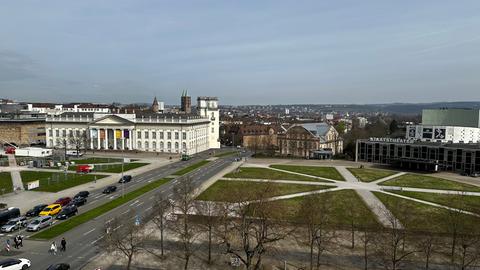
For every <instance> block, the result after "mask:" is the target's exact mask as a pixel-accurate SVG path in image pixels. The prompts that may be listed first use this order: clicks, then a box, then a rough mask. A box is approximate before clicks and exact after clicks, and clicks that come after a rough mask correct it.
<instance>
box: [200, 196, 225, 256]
mask: <svg viewBox="0 0 480 270" xmlns="http://www.w3.org/2000/svg"><path fill="white" fill-rule="evenodd" d="M196 208H197V211H198V214H199V215H201V219H202V220H201V221H200V225H201V227H202V228H203V231H206V232H207V239H208V259H207V263H208V264H211V263H212V241H213V238H214V236H215V228H216V226H217V225H218V224H219V220H220V219H221V218H219V217H218V215H219V214H220V213H221V210H219V207H217V206H216V204H215V202H207V201H198V202H197V205H196Z"/></svg>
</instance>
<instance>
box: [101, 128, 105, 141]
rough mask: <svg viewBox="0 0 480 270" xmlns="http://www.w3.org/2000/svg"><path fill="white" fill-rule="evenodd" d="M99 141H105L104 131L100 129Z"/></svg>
mask: <svg viewBox="0 0 480 270" xmlns="http://www.w3.org/2000/svg"><path fill="white" fill-rule="evenodd" d="M100 139H105V130H104V129H100Z"/></svg>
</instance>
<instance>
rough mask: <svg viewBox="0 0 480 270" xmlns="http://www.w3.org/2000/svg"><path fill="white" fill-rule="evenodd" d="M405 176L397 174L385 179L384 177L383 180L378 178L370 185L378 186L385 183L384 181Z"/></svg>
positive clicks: (400, 173) (402, 173) (401, 173)
mask: <svg viewBox="0 0 480 270" xmlns="http://www.w3.org/2000/svg"><path fill="white" fill-rule="evenodd" d="M404 174H406V172H399V173H396V174H392V175H390V176H387V177H384V178H380V179H378V180H375V181H372V182H370V183H372V184H380V183H382V182H385V181H388V180H390V179H393V178H397V177H400V176H402V175H404Z"/></svg>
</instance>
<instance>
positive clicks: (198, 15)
mask: <svg viewBox="0 0 480 270" xmlns="http://www.w3.org/2000/svg"><path fill="white" fill-rule="evenodd" d="M2 6H3V8H2V9H1V10H0V23H2V25H3V27H2V28H1V29H0V35H1V36H2V37H4V39H3V41H2V44H0V92H1V93H2V97H5V98H12V99H17V100H25V101H35V100H41V101H45V102H72V101H76V102H81V101H86V102H88V101H90V102H102V103H109V102H121V103H131V102H146V103H148V102H151V100H152V99H153V97H154V96H157V97H158V98H159V99H161V100H163V101H165V103H166V104H177V103H178V102H179V101H178V96H179V94H180V93H181V91H182V90H183V89H188V90H189V93H190V94H191V95H192V96H193V97H196V96H197V95H199V94H200V93H201V94H202V95H209V96H219V97H220V99H221V101H222V104H232V105H240V104H259V105H262V104H269V103H273V104H375V103H377V104H378V103H394V102H406V103H422V102H433V101H454V100H455V101H470V100H480V93H479V91H478V85H479V79H478V78H477V76H476V72H475V71H476V70H478V68H480V64H479V63H480V61H478V60H480V59H479V58H480V54H479V53H478V52H479V50H480V49H479V48H480V47H479V46H478V45H479V43H480V36H479V35H478V34H477V33H476V29H478V26H479V24H480V19H478V18H477V17H476V13H478V11H479V9H480V4H479V3H477V2H474V1H468V2H465V3H464V4H463V5H456V4H454V3H448V2H438V1H423V2H416V1H403V2H401V3H385V2H382V1H369V2H362V3H361V4H360V3H358V2H354V1H342V2H334V3H317V2H315V1H311V2H302V5H298V3H294V2H286V1H282V2H277V1H275V2H273V1H271V2H262V3H257V2H255V3H254V2H250V1H245V2H241V3H224V2H218V1H208V2H202V4H199V3H196V2H187V1H185V2H181V3H168V4H167V3H165V2H163V3H158V2H150V1H103V2H101V3H99V2H93V1H82V2H68V3H67V2H63V1H54V2H48V3H43V2H42V3H41V2H36V1H22V2H6V3H3V5H2ZM453 92H454V93H455V95H453V94H452V93H453Z"/></svg>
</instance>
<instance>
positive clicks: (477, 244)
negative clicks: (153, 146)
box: [99, 177, 480, 270]
mask: <svg viewBox="0 0 480 270" xmlns="http://www.w3.org/2000/svg"><path fill="white" fill-rule="evenodd" d="M194 190H195V189H194V186H193V185H192V181H191V179H190V178H188V177H183V178H181V179H180V181H178V184H177V185H176V186H175V187H174V191H173V197H172V198H168V197H163V196H162V195H157V196H156V199H155V202H154V205H153V207H152V210H151V212H149V213H148V215H147V216H144V217H143V221H142V222H141V223H140V224H139V223H135V222H133V221H132V220H134V219H135V218H133V217H121V219H120V218H117V219H114V220H113V221H112V222H110V224H107V225H106V232H107V233H106V234H105V236H104V238H103V239H102V241H100V242H99V245H100V247H101V248H102V249H103V250H105V251H107V252H112V253H116V254H122V255H123V256H124V257H125V258H126V259H127V264H126V269H130V266H131V263H132V260H133V259H134V257H135V256H136V255H138V254H140V253H145V254H149V255H152V256H153V257H154V258H157V259H158V263H159V264H161V263H162V262H163V261H164V260H165V259H166V258H167V257H168V256H179V257H180V258H181V259H182V260H183V268H184V269H189V267H190V265H191V261H192V258H193V256H195V257H197V258H201V259H202V260H203V261H204V263H206V264H207V265H210V264H212V263H214V262H215V259H216V258H218V257H219V256H227V257H228V258H230V259H231V260H232V262H239V263H240V264H241V265H243V267H244V268H245V269H247V270H253V269H262V266H263V264H264V262H265V260H267V261H268V262H269V263H280V261H281V260H283V259H282V256H284V255H285V254H289V253H292V254H293V253H294V252H298V250H293V249H292V250H289V249H288V247H291V246H294V245H293V244H295V245H296V244H300V246H304V247H305V249H304V250H302V251H301V254H300V255H299V257H298V259H297V262H298V261H300V262H301V265H303V267H305V268H303V269H307V268H308V269H321V267H322V266H325V265H327V264H332V262H331V260H328V256H344V255H353V256H355V257H357V258H362V260H361V261H363V262H362V265H361V266H360V265H358V260H357V261H356V262H354V261H353V260H352V261H351V262H350V265H355V264H356V266H355V267H356V268H363V269H365V270H366V269H378V268H382V269H392V270H396V269H408V267H407V268H404V267H406V265H407V266H408V265H413V264H415V265H416V266H417V267H418V266H422V268H424V269H427V270H428V269H436V268H432V264H434V265H444V266H448V267H450V266H452V267H454V268H452V269H469V267H473V266H476V265H477V264H478V262H479V259H480V230H478V229H476V227H477V226H472V225H474V224H472V223H471V220H472V219H471V218H469V217H466V215H465V214H464V213H461V212H459V211H447V210H445V209H442V211H441V212H438V213H431V216H423V217H415V216H413V215H411V214H410V212H411V211H410V210H411V209H410V207H411V206H410V205H408V204H405V203H403V201H402V200H395V202H394V203H393V202H392V205H391V207H394V209H395V211H393V212H394V213H395V215H396V216H395V217H394V216H390V217H389V222H390V226H388V227H380V226H378V225H376V224H372V223H368V222H365V218H364V217H366V216H368V215H370V213H369V212H367V211H368V209H366V208H365V209H363V208H361V207H355V206H354V205H352V204H353V203H355V201H353V200H349V199H345V200H344V201H343V202H342V204H343V205H342V206H341V207H338V206H337V205H334V200H333V197H332V196H335V195H333V193H332V195H329V193H325V194H322V195H318V196H317V195H314V196H306V197H305V198H304V199H302V200H300V201H299V202H298V204H296V205H292V204H291V203H285V202H281V201H270V200H268V198H270V197H271V196H272V194H275V193H276V192H277V191H276V190H275V187H274V186H273V185H266V186H265V188H262V189H259V190H255V191H253V193H254V194H252V190H241V189H239V190H232V191H231V192H229V193H228V194H224V195H223V196H224V197H223V198H221V200H220V201H223V202H222V203H220V202H216V203H214V202H205V201H196V200H195V194H194ZM245 198H249V200H248V201H249V202H245V201H246V200H245ZM251 198H255V199H254V200H252V199H251ZM393 204H395V205H393ZM339 208H340V209H343V211H342V213H338V211H336V210H338V209H339ZM438 215H443V216H441V217H440V219H439V218H438ZM339 217H340V218H339ZM398 220H402V222H403V223H404V224H414V223H417V222H427V223H428V224H427V225H428V226H430V227H431V230H418V229H415V230H413V229H406V228H404V227H403V226H402V224H400V223H399V222H398ZM438 220H441V221H442V224H439V223H438V222H437V221H438ZM477 221H478V220H477ZM412 227H414V226H412ZM407 228H408V227H407ZM438 231H442V233H437V232H438ZM165 239H170V240H168V241H166V240H165ZM172 241H173V242H174V244H171V242H172ZM167 243H168V244H167ZM296 246H298V245H296ZM281 247H283V248H281ZM282 249H283V252H284V253H283V255H281V254H282ZM285 249H287V250H285ZM285 252H286V253H285ZM302 254H303V255H302ZM307 254H308V255H307ZM432 262H434V263H432ZM344 263H345V264H346V265H348V263H349V262H344Z"/></svg>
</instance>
